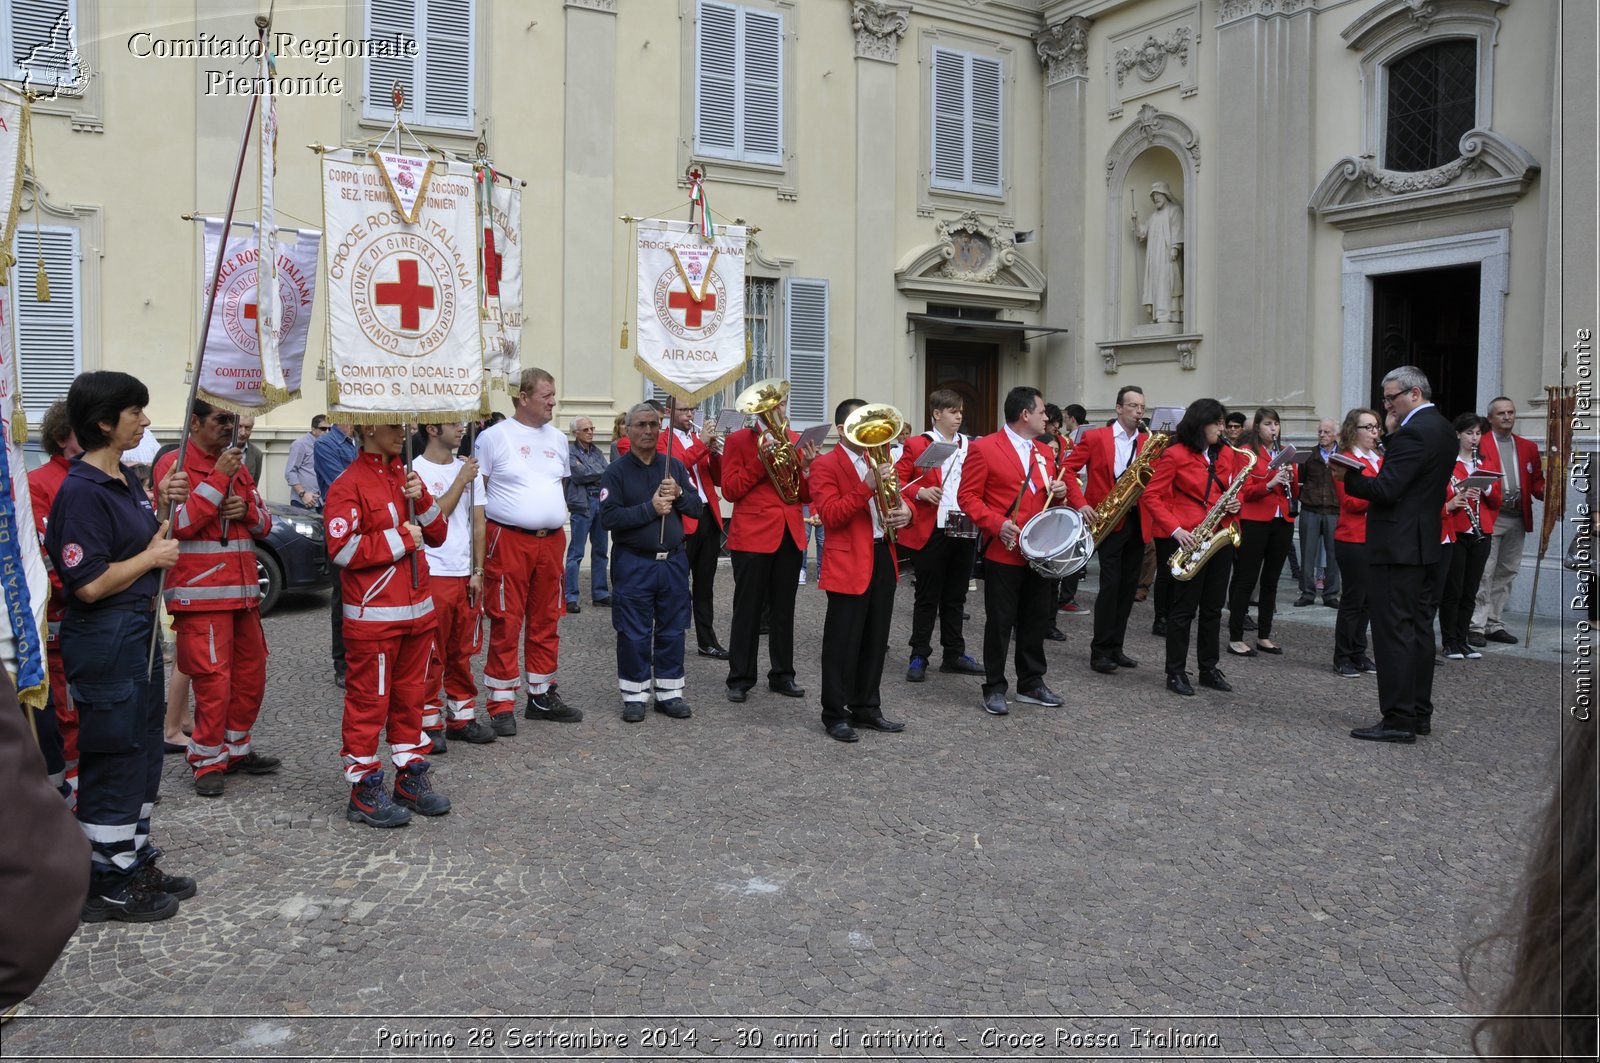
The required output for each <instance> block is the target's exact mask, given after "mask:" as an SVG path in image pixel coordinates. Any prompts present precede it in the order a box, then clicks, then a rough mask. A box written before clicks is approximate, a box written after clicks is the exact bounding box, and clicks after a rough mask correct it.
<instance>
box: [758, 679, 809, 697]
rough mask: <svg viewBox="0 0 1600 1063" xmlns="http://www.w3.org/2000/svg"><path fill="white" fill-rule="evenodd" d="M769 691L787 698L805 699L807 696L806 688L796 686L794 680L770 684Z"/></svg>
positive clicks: (768, 685)
mask: <svg viewBox="0 0 1600 1063" xmlns="http://www.w3.org/2000/svg"><path fill="white" fill-rule="evenodd" d="M767 689H768V690H770V691H772V692H773V693H774V694H782V695H783V696H784V697H786V698H803V697H805V696H806V692H805V690H804V688H802V687H797V686H795V685H794V680H793V679H785V680H784V681H783V682H781V683H768V684H767Z"/></svg>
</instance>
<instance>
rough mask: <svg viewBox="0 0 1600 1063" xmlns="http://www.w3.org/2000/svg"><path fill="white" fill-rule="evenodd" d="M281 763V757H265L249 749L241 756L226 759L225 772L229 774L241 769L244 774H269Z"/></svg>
mask: <svg viewBox="0 0 1600 1063" xmlns="http://www.w3.org/2000/svg"><path fill="white" fill-rule="evenodd" d="M282 763H283V759H282V758H281V757H265V756H262V755H261V754H260V753H257V752H256V751H255V750H251V751H250V752H248V753H246V754H245V755H244V756H242V757H234V758H233V759H232V760H230V761H228V767H227V772H228V774H229V775H232V774H233V773H234V772H236V771H242V772H244V773H245V774H246V775H271V774H272V773H273V772H275V771H277V770H278V766H279V765H280V764H282Z"/></svg>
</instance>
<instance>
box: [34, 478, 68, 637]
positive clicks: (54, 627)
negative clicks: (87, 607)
mask: <svg viewBox="0 0 1600 1063" xmlns="http://www.w3.org/2000/svg"><path fill="white" fill-rule="evenodd" d="M71 468H72V463H71V462H70V461H68V460H67V459H66V458H63V457H62V456H61V455H60V454H53V455H51V457H50V460H49V461H47V462H45V463H44V464H43V465H41V466H39V467H38V468H37V469H35V470H33V471H32V472H30V473H29V474H28V494H29V495H31V496H32V499H33V524H34V528H35V529H36V530H37V531H38V533H39V553H40V554H41V555H42V556H43V557H44V567H45V568H46V569H48V570H49V571H50V603H49V605H48V606H47V607H46V608H45V617H46V618H47V619H48V620H49V621H50V652H51V653H55V652H57V647H56V634H57V632H58V630H59V627H58V625H59V623H60V621H61V619H62V618H63V617H65V616H66V615H67V599H66V595H65V592H64V591H62V589H61V577H60V576H58V575H56V567H55V566H54V565H52V564H51V563H50V555H49V554H48V553H46V552H45V550H44V529H45V524H46V523H48V522H49V520H50V507H51V506H52V505H54V504H55V500H56V492H57V491H59V490H61V483H62V481H63V480H65V479H66V478H67V470H68V469H71Z"/></svg>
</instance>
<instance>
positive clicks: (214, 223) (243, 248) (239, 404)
mask: <svg viewBox="0 0 1600 1063" xmlns="http://www.w3.org/2000/svg"><path fill="white" fill-rule="evenodd" d="M277 235H278V240H277V245H278V254H277V256H276V258H277V261H276V267H277V278H276V279H277V285H276V287H277V295H278V298H277V303H276V305H277V316H278V325H277V327H276V328H275V329H272V330H271V331H270V333H269V335H271V336H272V338H273V340H274V341H275V342H274V345H273V349H272V350H269V351H267V352H265V353H266V355H267V357H265V358H263V356H262V355H263V351H262V349H261V342H260V335H261V331H260V330H261V327H262V325H263V314H262V309H261V305H262V300H261V298H260V293H259V277H258V276H257V265H258V263H259V262H260V261H261V239H260V235H259V226H254V225H249V226H247V225H235V226H234V227H233V231H232V233H230V234H229V236H228V247H227V251H226V253H225V255H224V257H223V259H222V285H221V287H219V288H218V290H217V305H216V308H215V309H214V310H213V311H212V313H211V330H210V331H209V332H208V333H207V334H206V351H205V357H204V358H203V359H202V360H201V363H200V369H199V373H200V382H199V388H200V395H201V397H202V398H204V399H205V401H207V402H209V403H212V404H214V405H217V406H221V407H223V408H224V409H229V410H233V411H234V412H236V413H248V414H259V413H265V412H266V411H268V410H270V409H273V408H274V407H276V406H279V405H281V404H283V403H285V402H289V401H291V400H293V399H297V398H299V397H300V379H301V375H302V372H303V370H304V367H305V360H306V337H307V336H308V335H309V334H310V332H311V307H312V304H313V303H314V302H315V300H316V294H317V249H318V248H319V247H320V246H321V245H322V234H321V233H319V232H317V231H316V230H315V229H279V230H278V231H277ZM221 239H222V221H221V219H219V218H207V219H206V233H205V252H204V254H205V262H206V274H207V276H206V279H205V282H204V285H205V286H204V287H202V288H201V302H202V305H204V297H205V293H206V291H208V290H209V288H210V284H211V277H210V273H211V263H213V262H215V261H216V260H217V241H218V240H221ZM270 313H271V311H268V315H270Z"/></svg>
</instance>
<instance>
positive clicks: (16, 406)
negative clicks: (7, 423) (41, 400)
mask: <svg viewBox="0 0 1600 1063" xmlns="http://www.w3.org/2000/svg"><path fill="white" fill-rule="evenodd" d="M27 441H28V411H27V410H24V409H23V408H22V396H21V395H20V394H19V395H14V396H12V400H11V442H13V443H15V444H16V445H17V446H19V447H20V446H22V444H24V443H26V442H27Z"/></svg>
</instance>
